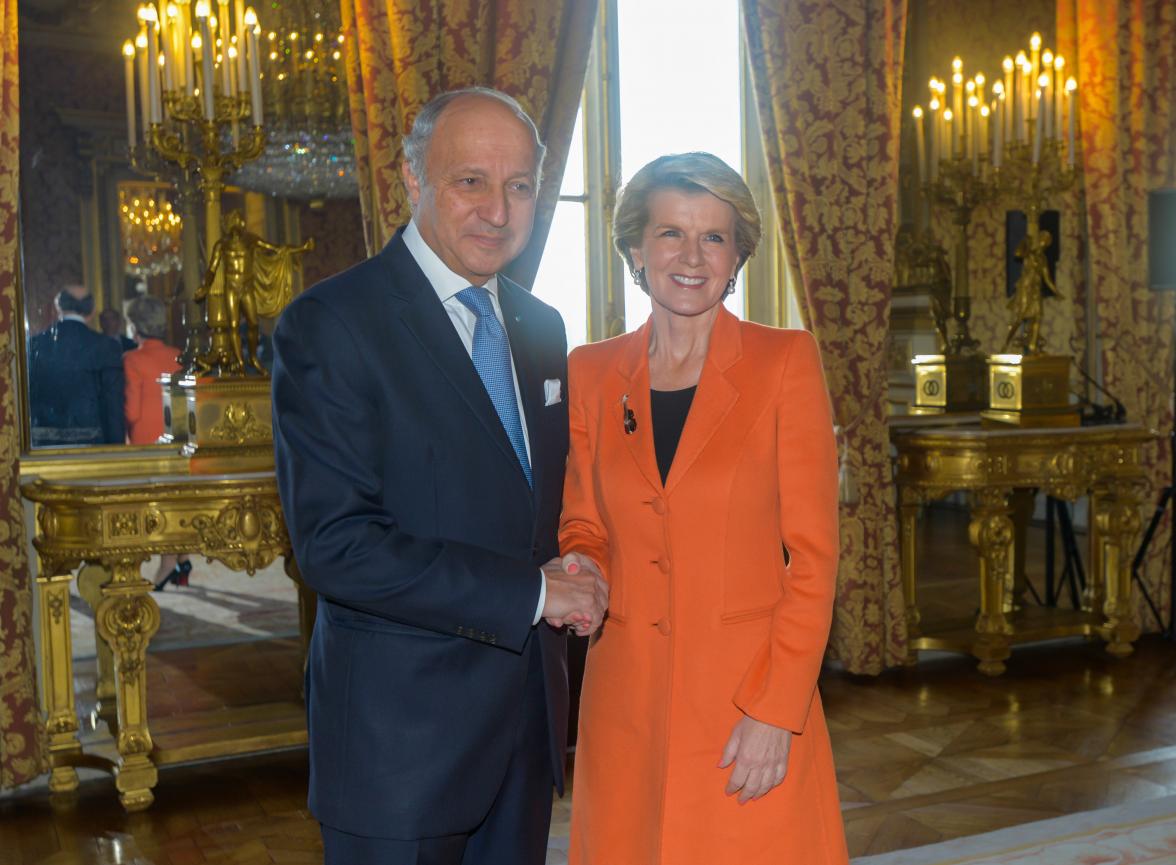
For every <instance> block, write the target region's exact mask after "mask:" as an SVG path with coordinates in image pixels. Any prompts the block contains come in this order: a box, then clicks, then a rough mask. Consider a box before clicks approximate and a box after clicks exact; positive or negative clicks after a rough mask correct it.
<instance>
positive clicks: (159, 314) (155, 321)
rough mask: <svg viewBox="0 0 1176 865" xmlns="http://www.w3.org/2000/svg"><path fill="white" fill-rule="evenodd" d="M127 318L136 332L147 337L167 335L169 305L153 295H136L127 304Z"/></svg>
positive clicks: (159, 337) (163, 336)
mask: <svg viewBox="0 0 1176 865" xmlns="http://www.w3.org/2000/svg"><path fill="white" fill-rule="evenodd" d="M127 318H129V319H130V320H131V324H133V325H134V326H135V332H136V333H137V334H138V335H139V336H141V337H143V338H145V339H164V338H165V337H166V336H167V305H166V304H165V303H164V302H163V301H162V300H159V299H158V298H155V297H152V296H151V295H144V296H142V297H136V298H135V299H134V300H132V301H131V302H130V303H129V304H128V305H127Z"/></svg>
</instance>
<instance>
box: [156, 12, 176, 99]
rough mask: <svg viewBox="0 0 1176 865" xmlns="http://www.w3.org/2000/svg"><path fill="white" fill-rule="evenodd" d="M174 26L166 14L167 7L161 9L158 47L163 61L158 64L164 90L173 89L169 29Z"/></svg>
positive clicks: (173, 67)
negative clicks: (161, 70) (161, 71)
mask: <svg viewBox="0 0 1176 865" xmlns="http://www.w3.org/2000/svg"><path fill="white" fill-rule="evenodd" d="M173 26H175V22H174V21H172V20H171V19H170V18H169V16H168V10H167V8H164V10H163V16H162V17H161V18H160V19H159V47H160V49H161V51H162V53H163V63H161V64H160V66H161V68H162V69H163V86H164V89H165V90H175V89H176V87H175V80H174V78H175V76H174V71H175V65H176V63H175V60H174V58H173V54H172V39H171V35H172V34H171V31H172V27H173Z"/></svg>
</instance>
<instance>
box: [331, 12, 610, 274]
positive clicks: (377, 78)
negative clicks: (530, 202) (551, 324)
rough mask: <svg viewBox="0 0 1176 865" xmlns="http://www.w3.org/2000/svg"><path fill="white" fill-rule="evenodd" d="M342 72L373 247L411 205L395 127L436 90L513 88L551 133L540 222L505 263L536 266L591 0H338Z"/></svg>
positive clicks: (400, 131) (592, 18)
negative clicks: (344, 66) (519, 250)
mask: <svg viewBox="0 0 1176 865" xmlns="http://www.w3.org/2000/svg"><path fill="white" fill-rule="evenodd" d="M340 5H341V8H342V13H343V27H344V32H345V36H346V44H347V82H348V87H349V89H350V93H351V124H352V127H353V129H354V131H355V149H356V154H357V157H358V174H359V188H360V201H361V204H362V206H363V212H364V222H365V234H366V240H367V244H368V251H369V252H373V251H375V250H377V249H379V248H380V247H381V246H383V244H384V243H385V242H386V241H387V240H388V238H390V237H391V236H392V234H393V233H394V232H395V230H396V228H397V226H400V225H402V224H404V223H406V222H408V219H409V216H410V212H409V207H408V200H407V197H406V196H405V193H404V185H403V182H402V181H401V178H400V163H401V162H402V161H403V158H404V151H403V149H402V148H401V145H400V139H401V136H402V135H404V133H405V132H406V131H407V130H408V129H410V128H411V126H412V120H413V118H415V117H416V114H417V112H418V111H419V110H420V109H421V107H422V106H423V105H424V104H425V103H426V102H428V101H429V99H431V98H432V97H433V96H436V95H437V94H438V93H442V92H444V91H446V90H453V89H455V88H459V87H469V86H472V85H482V86H489V87H496V88H498V89H499V90H502V91H503V92H505V93H509V94H510V95H511V96H513V97H515V98H516V99H517V100H519V102H520V103H521V104H522V106H523V107H524V108H525V109H527V111H528V113H530V114H531V116H532V117H534V118H535V122H536V123H537V124H538V125H539V132H540V135H541V136H542V137H543V141H544V143H546V144H547V159H546V161H545V162H544V164H543V185H542V187H541V189H540V193H539V204H538V208H537V211H536V214H535V231H534V233H533V235H532V237H531V242H530V244H529V245H528V246H527V248H526V249H525V250H524V251H523V254H522V255H521V256H520V257H519V259H518V260H517V261H515V263H514V264H513V265H512V267H511V270H510V275H511V276H513V277H514V278H515V279H516V280H518V281H519V282H521V283H522V284H523V285H526V286H530V285H531V282H532V281H533V280H534V278H535V273H536V271H538V269H539V259H540V257H541V255H542V253H543V246H544V244H545V243H546V242H547V232H548V229H549V228H550V226H551V217H552V215H553V214H554V212H555V205H556V201H557V199H558V196H559V187H560V181H561V179H562V177H563V168H564V163H565V162H566V161H567V155H568V147H569V145H570V143H571V138H572V128H573V126H574V124H575V120H576V112H577V110H578V109H579V106H580V92H581V90H582V89H583V86H584V71H585V69H586V68H587V65H588V50H589V48H590V46H591V44H592V31H593V27H594V25H595V23H596V10H597V0H493V2H486V0H341V3H340Z"/></svg>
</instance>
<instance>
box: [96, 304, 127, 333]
mask: <svg viewBox="0 0 1176 865" xmlns="http://www.w3.org/2000/svg"><path fill="white" fill-rule="evenodd" d="M98 323H99V324H100V325H101V326H102V332H103V333H104V334H106V335H107V336H122V333H123V330H124V328H123V320H122V316H121V315H119V314H118V312H116V311H115V310H113V309H104V310H102V315H100V316H98Z"/></svg>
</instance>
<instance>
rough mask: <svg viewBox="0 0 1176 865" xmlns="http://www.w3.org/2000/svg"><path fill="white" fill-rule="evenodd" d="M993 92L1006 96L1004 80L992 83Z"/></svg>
mask: <svg viewBox="0 0 1176 865" xmlns="http://www.w3.org/2000/svg"><path fill="white" fill-rule="evenodd" d="M992 92H993V93H995V94H996V95H997V96H1004V82H1003V81H997V82H995V83H994V84H993V85H992Z"/></svg>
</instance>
